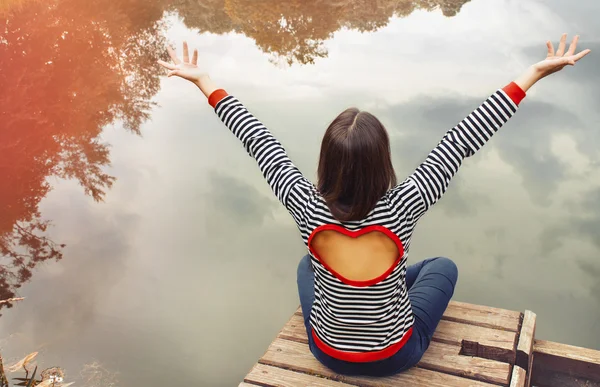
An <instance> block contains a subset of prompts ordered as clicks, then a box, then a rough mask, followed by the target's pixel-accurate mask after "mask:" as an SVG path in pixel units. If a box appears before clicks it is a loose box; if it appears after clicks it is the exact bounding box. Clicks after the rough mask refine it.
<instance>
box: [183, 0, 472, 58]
mask: <svg viewBox="0 0 600 387" xmlns="http://www.w3.org/2000/svg"><path fill="white" fill-rule="evenodd" d="M469 1H470V0H337V1H336V0H288V1H275V0H202V1H198V0H175V3H174V4H173V9H174V10H176V11H177V12H178V13H179V15H180V16H181V17H182V19H183V21H184V23H185V24H186V25H187V26H188V27H190V28H197V29H199V30H200V31H201V32H204V31H207V32H213V33H219V34H220V33H226V32H239V33H243V34H244V35H246V36H248V37H251V38H253V39H254V40H255V41H256V45H257V46H258V47H260V49H261V50H263V51H264V52H267V53H269V54H272V55H273V58H274V59H284V60H285V61H286V62H287V63H288V64H293V63H295V62H298V63H301V64H309V63H314V60H315V59H316V58H322V57H325V56H327V50H326V49H325V47H324V46H323V43H324V41H325V40H327V39H329V38H331V37H332V35H333V33H334V32H335V31H337V30H339V29H341V28H349V29H355V30H359V31H362V32H370V31H375V30H377V29H379V28H381V27H384V26H386V25H387V24H388V22H389V20H390V18H392V17H393V16H396V17H404V16H407V15H409V14H411V13H412V12H413V11H415V10H426V11H432V10H435V9H440V10H441V11H442V13H443V14H444V15H445V16H454V15H456V14H457V13H458V12H459V11H460V9H461V7H462V6H463V5H464V4H465V3H467V2H469Z"/></svg>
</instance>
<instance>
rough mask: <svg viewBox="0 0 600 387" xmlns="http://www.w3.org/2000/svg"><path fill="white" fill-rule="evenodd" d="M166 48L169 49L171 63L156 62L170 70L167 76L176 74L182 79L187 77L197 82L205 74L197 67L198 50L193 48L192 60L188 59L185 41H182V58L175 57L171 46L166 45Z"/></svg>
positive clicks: (188, 54)
mask: <svg viewBox="0 0 600 387" xmlns="http://www.w3.org/2000/svg"><path fill="white" fill-rule="evenodd" d="M167 50H168V51H169V56H170V57H171V60H172V61H173V63H167V62H165V61H162V60H159V61H158V63H159V64H160V65H161V66H163V67H165V68H167V69H169V70H170V71H169V74H168V76H169V77H171V76H173V75H176V76H178V77H181V78H183V79H187V80H188V81H192V82H197V81H198V80H199V79H200V78H202V76H204V75H206V73H205V72H204V71H201V70H200V68H199V67H198V50H194V54H193V56H192V60H191V61H190V53H189V49H188V45H187V42H183V60H181V59H179V58H178V57H177V54H175V51H174V50H173V49H172V48H171V47H167Z"/></svg>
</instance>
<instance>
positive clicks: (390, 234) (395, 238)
mask: <svg viewBox="0 0 600 387" xmlns="http://www.w3.org/2000/svg"><path fill="white" fill-rule="evenodd" d="M323 230H334V231H337V232H340V233H342V234H344V235H347V236H349V237H352V238H357V237H359V236H361V235H363V234H366V233H368V232H371V231H379V232H382V233H384V234H385V235H387V236H388V237H389V238H390V239H391V240H393V241H394V242H395V243H396V246H397V247H398V253H399V254H398V258H397V259H396V261H395V262H394V263H393V264H392V266H390V268H389V269H387V270H386V271H385V272H384V273H383V274H381V275H379V276H377V277H376V278H373V279H370V280H367V281H355V280H351V279H348V278H346V277H344V276H342V275H341V274H340V273H338V272H337V271H335V270H333V269H332V268H331V267H330V266H329V265H328V264H326V263H325V262H324V261H323V260H322V259H321V257H319V255H318V254H317V253H316V252H315V251H314V250H313V249H312V247H311V242H312V239H313V237H314V236H315V235H316V234H317V233H318V232H320V231H323ZM308 250H310V252H311V253H312V255H314V256H315V258H317V259H318V260H319V262H320V263H321V265H323V267H325V269H327V271H329V272H330V273H331V274H333V275H334V276H335V277H336V278H337V279H339V280H340V281H342V282H343V283H345V284H347V285H351V286H357V287H365V286H371V285H375V284H376V283H379V282H381V281H383V280H384V279H386V278H387V276H388V275H390V273H391V272H392V271H393V270H394V268H396V266H398V264H399V263H400V261H401V260H402V257H403V256H404V246H403V245H402V241H401V240H400V238H398V236H397V235H396V234H394V233H393V232H391V231H390V230H389V229H387V228H385V227H383V226H379V225H372V226H367V227H365V228H363V229H361V230H358V231H350V230H348V229H346V228H344V227H342V226H339V225H337V224H324V225H322V226H319V227H317V228H315V229H314V230H313V232H312V233H311V234H310V236H309V237H308Z"/></svg>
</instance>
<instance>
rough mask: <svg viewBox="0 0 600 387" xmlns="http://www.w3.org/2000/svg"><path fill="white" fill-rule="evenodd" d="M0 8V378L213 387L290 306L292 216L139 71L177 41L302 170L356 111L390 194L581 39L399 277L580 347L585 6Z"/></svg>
mask: <svg viewBox="0 0 600 387" xmlns="http://www.w3.org/2000/svg"><path fill="white" fill-rule="evenodd" d="M438 3H439V4H443V7H442V8H441V9H440V7H438V6H437V5H438ZM0 13H1V14H2V17H1V18H0V21H1V23H2V25H1V26H0V90H1V95H0V173H1V176H2V179H1V180H0V210H1V211H2V215H1V216H0V246H1V248H2V250H1V251H0V252H1V253H2V254H3V258H2V264H3V266H2V268H1V269H0V270H1V271H0V273H1V279H0V294H1V295H2V298H3V299H4V298H6V297H11V296H15V295H16V296H22V297H25V298H26V299H25V300H24V301H21V302H19V303H15V304H14V307H12V308H4V309H2V310H1V313H2V317H1V318H0V338H1V339H2V341H1V342H0V348H1V350H2V355H3V357H4V358H5V362H6V363H9V362H10V361H13V360H18V358H21V357H23V356H25V355H26V354H27V353H29V352H33V351H39V352H40V354H39V355H38V363H39V364H40V366H41V367H42V368H45V367H50V366H55V365H60V366H61V367H63V368H64V369H65V370H66V373H67V380H69V381H73V380H74V381H77V382H78V384H77V385H83V386H116V385H119V386H148V387H159V386H160V387H162V386H167V385H169V386H173V385H202V386H234V385H237V383H238V382H239V381H240V380H241V379H242V378H243V376H244V375H245V373H246V372H247V371H248V370H249V369H250V368H251V366H252V365H253V363H254V362H255V361H256V360H257V359H258V358H259V357H260V356H261V355H262V354H263V352H264V351H265V349H266V348H267V346H268V344H269V343H270V342H271V340H272V339H273V338H274V337H275V335H276V334H277V332H278V331H279V329H280V328H281V327H282V326H283V324H284V322H285V321H286V320H287V319H288V318H289V316H290V315H291V314H292V313H293V311H294V310H295V309H296V308H297V306H298V303H299V301H298V298H297V294H296V282H295V281H296V278H295V275H296V265H297V263H298V261H299V259H300V258H301V257H302V255H304V254H305V250H304V247H303V244H302V242H301V239H300V237H299V234H298V231H297V229H296V227H295V225H294V223H293V221H292V219H291V217H290V216H289V215H288V214H287V212H286V211H285V209H284V208H283V207H282V206H281V205H279V203H278V202H277V201H276V199H275V198H274V196H273V195H272V193H271V191H270V189H269V187H268V186H267V184H266V183H265V182H264V181H263V179H262V176H261V174H260V172H259V170H258V168H257V167H256V165H255V162H254V160H252V159H251V158H250V157H249V156H248V155H247V154H246V152H245V150H244V149H243V147H242V146H241V145H240V143H239V142H238V141H237V140H236V139H235V137H234V136H233V135H232V134H231V133H229V132H228V130H227V129H226V128H225V127H224V126H223V125H222V124H221V123H220V121H219V120H218V119H217V117H216V116H215V114H214V113H213V111H212V109H211V108H210V107H209V106H208V104H207V103H206V99H205V98H204V96H203V95H202V94H201V93H200V92H199V91H198V90H197V89H196V88H195V87H194V86H192V85H191V84H188V83H186V82H185V81H183V80H181V79H174V78H169V79H167V78H165V77H164V74H165V73H164V72H163V71H161V70H160V69H159V68H158V67H157V65H156V64H155V62H156V60H157V59H158V58H159V57H163V58H164V56H165V49H164V48H165V45H166V44H167V43H171V44H174V45H175V44H176V47H177V50H178V51H179V52H180V47H181V46H180V42H181V41H182V40H183V39H187V40H188V42H189V44H190V46H191V47H195V48H198V49H199V51H200V59H199V63H200V64H201V66H203V67H204V68H206V70H207V71H208V72H209V73H210V74H211V76H212V78H213V80H214V81H215V82H216V83H217V84H218V85H219V86H221V87H223V88H225V89H226V90H228V91H229V92H230V93H231V94H234V95H235V96H237V97H238V98H240V99H241V100H242V101H243V102H244V103H245V104H246V105H247V106H248V107H249V109H251V110H252V111H253V112H254V113H255V114H256V115H257V116H258V117H259V119H261V120H262V121H263V122H264V123H265V124H266V125H267V126H268V127H269V128H270V129H271V131H272V132H273V133H274V134H275V135H276V136H277V137H278V139H279V140H280V141H281V142H282V143H283V145H284V146H285V147H286V149H287V151H288V154H289V155H290V157H291V158H292V159H293V160H294V161H295V162H296V164H297V165H298V167H299V168H300V169H301V170H302V171H303V172H304V173H305V174H306V175H307V176H309V177H311V178H314V177H315V175H316V173H315V172H316V163H317V157H318V152H319V146H320V140H321V137H322V135H323V133H324V130H325V128H326V127H327V125H328V123H329V122H330V121H331V120H332V119H333V118H334V117H335V116H336V115H337V114H338V113H339V112H340V111H341V110H343V109H344V108H346V107H349V106H357V107H359V108H362V109H366V110H369V111H371V112H372V113H374V114H376V115H377V116H378V117H380V119H381V120H382V122H383V123H384V124H385V125H386V127H387V129H388V130H389V132H390V136H391V140H392V151H393V158H394V165H395V168H396V171H397V173H398V177H399V178H400V179H403V178H404V176H406V175H407V174H408V173H410V172H411V171H412V170H413V168H414V167H415V166H416V165H417V164H418V163H419V162H420V161H422V159H423V158H424V157H425V156H426V155H427V153H428V152H429V150H430V149H431V148H433V146H435V145H436V144H437V142H438V140H439V139H440V138H441V136H442V135H443V134H444V132H445V131H446V130H448V129H449V128H451V127H452V126H453V125H455V124H456V123H457V122H458V121H459V120H460V119H462V118H463V117H464V116H465V115H466V114H468V113H469V112H470V111H471V110H472V109H473V108H475V107H476V106H477V105H478V104H479V103H480V102H481V101H483V100H484V99H485V98H486V97H487V96H488V95H489V94H491V93H492V92H493V91H494V90H496V89H497V88H500V87H502V86H504V85H505V84H507V83H508V82H510V81H511V80H512V79H513V78H514V77H516V76H517V75H518V74H519V73H520V72H521V71H522V70H524V69H525V68H526V67H527V66H529V65H530V64H532V63H534V62H536V61H538V60H541V59H543V58H544V56H545V41H546V40H547V39H552V40H553V41H555V42H556V41H557V40H558V38H559V37H560V34H561V33H563V32H568V33H569V34H570V35H573V34H575V33H579V34H581V36H582V38H581V43H580V47H581V48H582V49H583V48H591V49H592V51H595V52H593V53H592V54H591V55H590V56H588V57H587V58H585V59H584V60H583V61H582V62H581V63H580V64H578V65H577V66H576V68H568V69H566V70H565V71H564V72H562V73H560V74H557V75H555V76H553V77H552V78H549V79H546V80H544V81H543V82H542V83H540V84H538V85H536V86H534V88H533V89H532V90H531V91H530V92H529V94H528V97H527V98H526V100H525V101H524V102H523V103H522V105H521V109H520V111H519V112H518V114H517V115H516V116H515V118H513V119H512V121H511V122H510V123H509V124H507V125H506V126H505V127H504V128H503V129H502V131H501V133H499V134H498V135H497V136H496V137H495V138H494V139H493V140H492V141H491V143H490V144H489V145H488V146H486V147H485V148H484V149H483V150H482V151H481V152H480V153H479V154H477V155H476V156H475V157H473V158H471V159H469V160H467V162H466V163H465V165H464V167H463V169H462V170H461V172H460V173H459V175H458V176H457V177H456V179H455V181H453V183H452V185H451V188H450V190H449V191H448V193H447V195H446V196H445V197H444V198H443V199H442V200H441V202H440V203H439V204H438V205H437V206H436V207H434V208H433V209H432V210H431V211H430V212H429V213H428V214H427V215H426V216H425V217H424V218H423V220H422V221H421V223H420V225H419V226H418V227H417V231H416V233H415V235H414V238H413V242H412V245H411V247H412V250H411V254H410V256H409V260H410V261H412V262H416V261H418V260H421V259H424V258H427V257H431V256H440V255H443V256H449V257H451V258H452V259H454V261H455V262H457V264H458V266H459V271H460V275H459V283H458V287H457V289H456V293H455V297H454V298H455V299H456V300H459V301H465V302H472V303H478V304H484V305H491V306H496V307H501V308H507V309H512V310H519V311H523V310H525V309H530V310H532V311H534V312H535V313H536V314H537V316H538V324H537V337H538V338H542V339H547V340H553V341H559V342H563V343H568V344H573V345H578V346H585V347H589V348H594V349H600V323H599V321H600V254H599V253H600V205H599V204H598V202H599V201H600V171H599V169H598V166H599V162H600V152H599V149H600V131H599V129H598V127H599V124H600V111H599V110H598V106H599V102H600V73H599V72H598V68H600V50H599V49H600V24H598V22H597V15H598V14H599V13H600V3H599V2H597V1H596V0H579V1H576V2H575V1H569V2H567V1H560V0H544V1H541V0H524V1H513V0H471V1H469V0H444V1H442V0H429V1H426V0H416V1H409V0H394V1H393V0H379V1H369V0H343V1H335V2H334V1H331V2H328V1H317V0H291V1H287V2H280V1H273V0H252V1H251V0H199V1H184V0H152V1H141V0H120V1H112V0H95V1H93V2H91V1H82V0H44V1H41V0H40V1H36V0H9V1H4V2H2V3H0ZM62 244H64V245H65V246H64V247H61V245H62ZM61 257H62V258H61ZM56 258H61V259H60V260H57V259H56ZM20 285H22V286H21V287H20V288H18V289H17V288H16V287H17V286H20ZM90 364H92V365H95V367H96V368H90ZM86 365H88V366H87V368H86ZM81 371H84V372H83V374H82V375H81V376H80V372H81ZM115 373H118V375H117V376H116V377H115V378H116V379H118V384H116V379H115V378H113V376H114V375H113V374H115ZM86 378H87V379H86ZM90 378H91V379H90ZM93 378H95V379H93ZM84 379H85V380H87V381H85V380H84ZM113 382H114V383H113ZM111 383H113V384H111Z"/></svg>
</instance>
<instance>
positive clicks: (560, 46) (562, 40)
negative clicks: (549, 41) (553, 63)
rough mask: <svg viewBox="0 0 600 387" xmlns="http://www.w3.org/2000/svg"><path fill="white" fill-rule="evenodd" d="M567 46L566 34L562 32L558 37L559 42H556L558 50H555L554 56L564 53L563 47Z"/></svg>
mask: <svg viewBox="0 0 600 387" xmlns="http://www.w3.org/2000/svg"><path fill="white" fill-rule="evenodd" d="M566 47H567V34H562V36H561V37H560V43H559V44H558V50H557V51H556V56H563V55H565V48H566Z"/></svg>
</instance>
